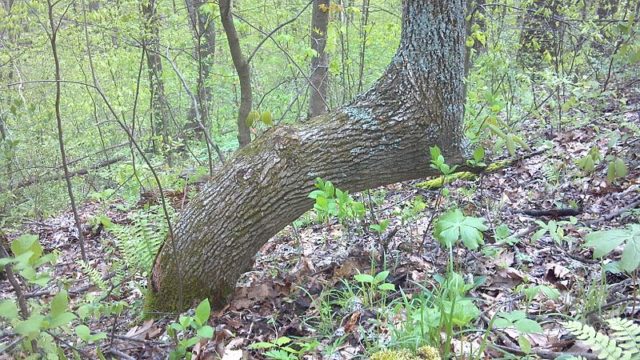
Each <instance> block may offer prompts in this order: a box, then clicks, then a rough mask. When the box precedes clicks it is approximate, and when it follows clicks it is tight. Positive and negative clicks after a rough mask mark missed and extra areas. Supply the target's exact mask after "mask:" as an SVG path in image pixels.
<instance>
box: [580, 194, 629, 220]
mask: <svg viewBox="0 0 640 360" xmlns="http://www.w3.org/2000/svg"><path fill="white" fill-rule="evenodd" d="M638 206H640V196H636V197H635V198H634V199H633V200H631V202H630V203H629V204H628V205H627V206H624V207H622V208H620V209H618V210H615V211H610V212H609V213H608V214H607V215H605V216H603V217H602V218H600V219H596V220H592V221H590V222H588V223H587V224H588V225H592V224H596V223H599V222H602V221H609V220H612V219H614V218H616V217H618V216H620V215H622V214H623V213H624V212H626V211H629V210H631V209H635V208H636V207H638Z"/></svg>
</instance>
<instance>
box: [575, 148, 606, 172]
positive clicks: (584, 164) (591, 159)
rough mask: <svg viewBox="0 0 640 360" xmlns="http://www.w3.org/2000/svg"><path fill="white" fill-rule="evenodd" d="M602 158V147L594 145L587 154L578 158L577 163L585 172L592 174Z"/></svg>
mask: <svg viewBox="0 0 640 360" xmlns="http://www.w3.org/2000/svg"><path fill="white" fill-rule="evenodd" d="M601 158H602V156H601V155H600V149H598V147H597V146H594V147H592V148H591V150H589V152H588V153H587V155H585V156H583V157H581V158H580V159H578V160H576V165H578V167H579V168H580V169H581V170H582V171H584V172H585V173H587V174H591V173H592V172H593V171H594V170H595V168H596V165H598V163H599V162H600V160H601Z"/></svg>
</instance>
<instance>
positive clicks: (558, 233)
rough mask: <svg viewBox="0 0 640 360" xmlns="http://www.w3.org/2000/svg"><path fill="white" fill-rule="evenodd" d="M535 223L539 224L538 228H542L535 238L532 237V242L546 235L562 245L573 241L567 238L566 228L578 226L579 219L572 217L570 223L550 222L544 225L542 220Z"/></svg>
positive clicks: (534, 235)
mask: <svg viewBox="0 0 640 360" xmlns="http://www.w3.org/2000/svg"><path fill="white" fill-rule="evenodd" d="M535 223H536V224H538V226H540V229H538V230H537V231H536V232H535V233H534V234H533V236H531V240H533V241H537V240H540V239H542V237H543V236H544V235H545V234H548V235H549V237H551V239H552V240H553V241H555V242H556V244H558V245H561V244H562V243H564V242H566V241H568V240H571V239H570V238H568V237H567V236H565V230H564V226H566V225H569V224H571V225H574V224H576V223H577V219H576V218H574V217H572V218H571V220H569V221H556V220H549V222H548V223H544V222H542V221H540V220H536V221H535Z"/></svg>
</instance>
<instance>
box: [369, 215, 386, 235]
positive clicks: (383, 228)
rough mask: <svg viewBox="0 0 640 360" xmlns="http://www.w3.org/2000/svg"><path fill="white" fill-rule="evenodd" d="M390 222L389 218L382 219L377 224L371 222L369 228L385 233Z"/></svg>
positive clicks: (378, 232)
mask: <svg viewBox="0 0 640 360" xmlns="http://www.w3.org/2000/svg"><path fill="white" fill-rule="evenodd" d="M389 223H390V220H389V219H384V220H381V221H380V222H379V223H377V224H371V225H369V229H371V230H372V231H374V232H376V233H377V234H382V233H384V232H385V231H386V230H387V228H388V227H389Z"/></svg>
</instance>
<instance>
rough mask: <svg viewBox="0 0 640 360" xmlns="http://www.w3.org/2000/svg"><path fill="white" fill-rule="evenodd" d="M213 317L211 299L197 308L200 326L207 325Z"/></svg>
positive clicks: (205, 300) (204, 301)
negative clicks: (210, 317) (211, 316)
mask: <svg viewBox="0 0 640 360" xmlns="http://www.w3.org/2000/svg"><path fill="white" fill-rule="evenodd" d="M210 315H211V304H209V299H204V300H202V301H201V302H200V304H198V307H197V308H196V320H197V321H198V324H199V325H202V324H205V323H206V322H207V321H208V320H209V316H210Z"/></svg>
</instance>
